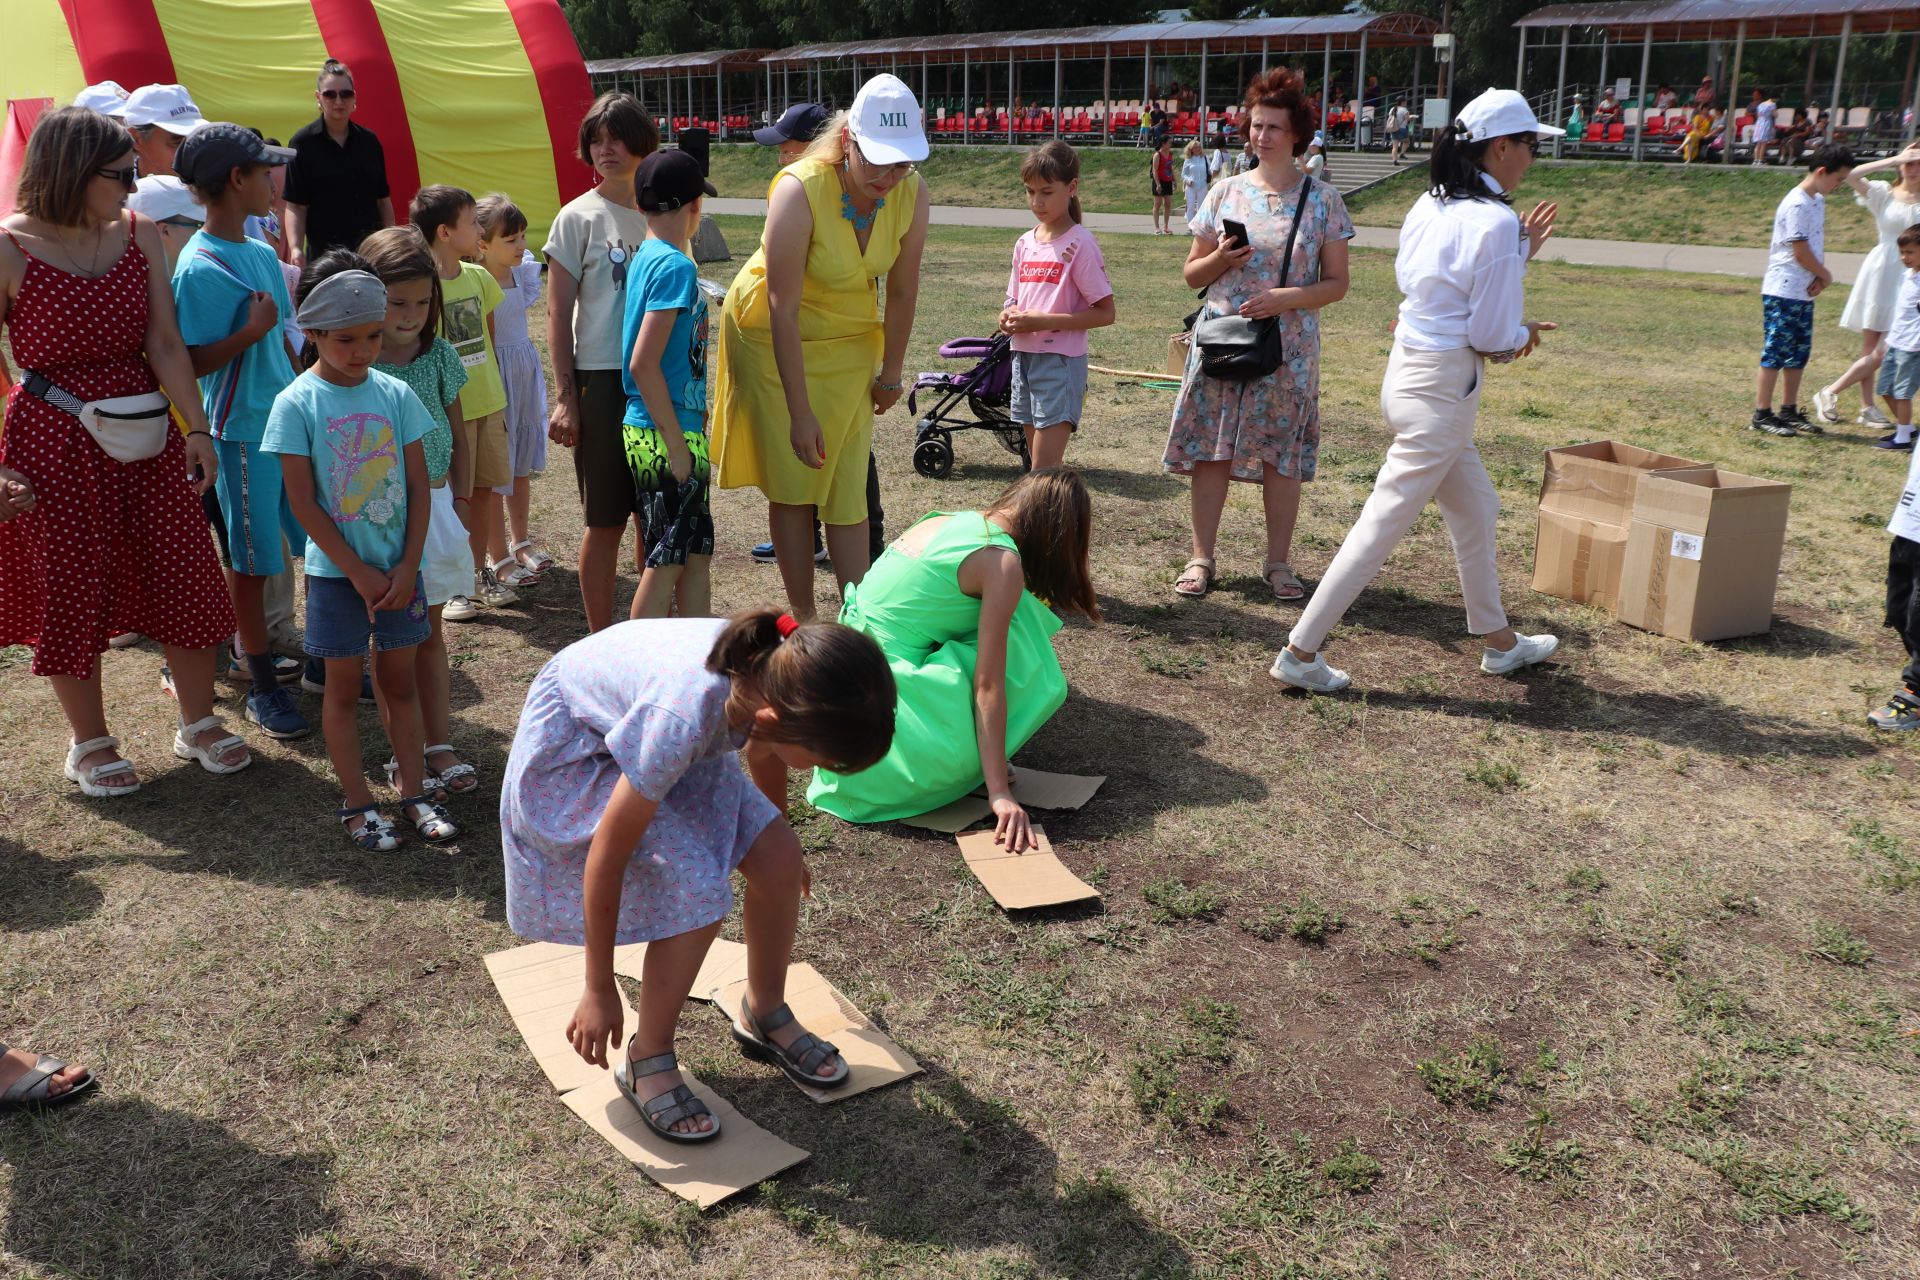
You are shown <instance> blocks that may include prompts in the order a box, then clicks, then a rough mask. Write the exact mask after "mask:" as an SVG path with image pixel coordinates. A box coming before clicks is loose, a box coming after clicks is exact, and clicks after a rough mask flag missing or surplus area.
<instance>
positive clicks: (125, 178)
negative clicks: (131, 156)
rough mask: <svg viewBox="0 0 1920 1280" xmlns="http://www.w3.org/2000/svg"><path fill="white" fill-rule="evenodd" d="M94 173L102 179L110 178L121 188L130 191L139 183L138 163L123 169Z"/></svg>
mask: <svg viewBox="0 0 1920 1280" xmlns="http://www.w3.org/2000/svg"><path fill="white" fill-rule="evenodd" d="M94 173H95V174H97V175H99V176H100V177H102V178H112V179H113V180H114V181H115V182H117V183H119V184H120V185H121V186H123V187H127V188H129V189H131V188H132V187H134V186H137V185H138V184H139V181H140V162H139V161H138V160H136V161H134V162H133V163H132V164H130V165H128V166H127V167H126V168H124V169H95V170H94Z"/></svg>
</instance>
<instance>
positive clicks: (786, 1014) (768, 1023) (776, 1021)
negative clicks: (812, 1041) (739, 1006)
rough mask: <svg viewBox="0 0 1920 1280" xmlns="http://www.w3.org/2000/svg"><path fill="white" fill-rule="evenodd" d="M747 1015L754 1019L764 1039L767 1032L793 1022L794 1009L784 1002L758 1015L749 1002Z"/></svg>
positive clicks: (755, 1025) (754, 1023)
mask: <svg viewBox="0 0 1920 1280" xmlns="http://www.w3.org/2000/svg"><path fill="white" fill-rule="evenodd" d="M747 1016H748V1017H749V1018H752V1019H753V1025H754V1027H755V1028H756V1029H757V1030H759V1031H760V1032H761V1033H762V1038H763V1039H764V1038H765V1033H766V1032H768V1031H778V1030H779V1029H780V1028H782V1027H784V1026H786V1025H787V1024H788V1023H789V1022H792V1021H793V1010H792V1009H791V1008H789V1007H788V1006H787V1005H786V1004H784V1003H782V1004H780V1005H779V1006H778V1007H776V1008H773V1009H769V1010H767V1012H766V1013H764V1014H760V1015H757V1016H756V1015H755V1014H754V1012H753V1006H752V1005H751V1004H749V1005H748V1006H747Z"/></svg>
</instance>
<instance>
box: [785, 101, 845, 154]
mask: <svg viewBox="0 0 1920 1280" xmlns="http://www.w3.org/2000/svg"><path fill="white" fill-rule="evenodd" d="M852 118H853V116H852V113H850V112H847V111H836V112H834V113H833V114H832V115H831V116H829V117H828V118H827V122H826V124H824V125H822V126H821V127H820V132H819V133H817V134H815V135H814V137H813V141H812V142H809V143H808V144H807V149H806V150H805V151H803V152H801V153H800V160H818V161H819V162H820V163H822V164H828V165H837V164H840V163H841V162H842V161H844V160H845V159H846V158H847V143H846V132H847V122H848V121H849V120H851V119H852ZM799 162H800V161H799V160H796V161H794V163H795V164H798V163H799Z"/></svg>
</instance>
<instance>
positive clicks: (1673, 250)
mask: <svg viewBox="0 0 1920 1280" xmlns="http://www.w3.org/2000/svg"><path fill="white" fill-rule="evenodd" d="M707 212H709V213H733V214H744V215H746V216H749V217H756V218H764V217H765V216H766V213H767V202H766V201H765V200H737V199H729V198H727V197H725V196H722V197H719V198H717V199H713V200H709V201H707ZM933 224H934V225H935V226H938V227H1001V228H1004V229H1006V230H1010V231H1024V230H1026V229H1027V228H1029V227H1031V226H1032V225H1033V215H1032V214H1030V213H1028V212H1027V211H1026V210H1025V209H974V208H969V207H966V206H962V205H935V206H934V207H933ZM1086 225H1087V229H1088V230H1089V231H1100V232H1106V233H1119V234H1131V235H1151V234H1152V233H1153V219H1152V218H1151V217H1150V216H1148V215H1147V214H1144V213H1089V214H1087V215H1086ZM1355 231H1356V234H1355V236H1354V238H1353V243H1354V244H1355V245H1357V246H1358V247H1360V248H1363V249H1387V250H1393V249H1396V248H1398V247H1399V244H1400V232H1399V230H1398V229H1396V228H1394V227H1357V228H1355ZM1862 257H1864V255H1862V254H1858V253H1831V254H1828V255H1827V265H1828V266H1829V267H1830V268H1832V270H1833V277H1834V280H1835V282H1836V283H1839V284H1852V283H1853V278H1854V276H1855V275H1856V274H1857V273H1858V272H1859V270H1860V261H1861V259H1862ZM1540 260H1541V261H1543V262H1571V263H1574V264H1576V265H1579V266H1588V267H1639V268H1641V269H1643V270H1648V271H1698V272H1705V273H1707V274H1709V275H1722V276H1745V277H1747V278H1749V279H1754V280H1757V279H1759V278H1760V277H1761V276H1763V275H1765V274H1766V273H1767V251H1766V250H1765V249H1727V248H1719V247H1715V246H1710V245H1692V244H1641V243H1636V242H1633V241H1628V240H1578V239H1573V238H1571V237H1565V236H1555V237H1553V239H1551V240H1549V241H1547V244H1546V247H1545V248H1544V249H1542V250H1541V251H1540Z"/></svg>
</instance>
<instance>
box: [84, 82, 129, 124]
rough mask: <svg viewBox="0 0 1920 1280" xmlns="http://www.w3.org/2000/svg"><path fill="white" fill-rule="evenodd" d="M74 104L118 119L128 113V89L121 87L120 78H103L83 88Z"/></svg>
mask: <svg viewBox="0 0 1920 1280" xmlns="http://www.w3.org/2000/svg"><path fill="white" fill-rule="evenodd" d="M73 105H74V106H76V107H85V108H87V109H88V110H89V111H98V112H99V113H100V114H101V115H103V116H108V117H111V118H112V119H115V120H118V119H119V118H120V117H121V116H123V115H125V114H127V91H126V90H125V89H122V88H121V87H120V82H119V81H118V80H102V81H101V82H100V83H99V84H90V85H88V86H87V87H86V88H84V89H82V90H81V91H80V96H79V97H77V98H75V99H74V100H73Z"/></svg>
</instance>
